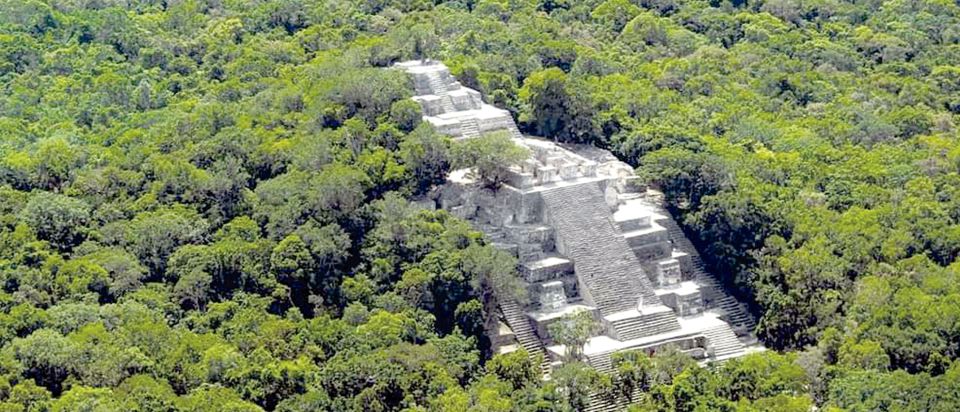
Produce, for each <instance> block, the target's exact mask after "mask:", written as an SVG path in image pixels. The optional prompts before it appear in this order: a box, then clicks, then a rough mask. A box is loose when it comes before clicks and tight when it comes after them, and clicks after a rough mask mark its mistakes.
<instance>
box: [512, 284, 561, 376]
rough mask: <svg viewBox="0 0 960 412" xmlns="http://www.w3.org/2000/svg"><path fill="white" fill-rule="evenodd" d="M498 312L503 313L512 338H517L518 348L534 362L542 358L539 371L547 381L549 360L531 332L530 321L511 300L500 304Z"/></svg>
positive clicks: (534, 334) (541, 344)
mask: <svg viewBox="0 0 960 412" xmlns="http://www.w3.org/2000/svg"><path fill="white" fill-rule="evenodd" d="M500 311H501V312H502V313H503V318H504V320H506V321H507V326H509V327H510V329H511V330H512V331H513V334H514V336H516V337H517V342H518V343H519V344H520V347H522V348H523V349H525V350H526V351H527V356H529V357H530V359H531V360H533V361H534V362H536V361H537V358H538V357H540V356H542V358H540V371H541V372H542V373H543V377H544V379H549V377H550V360H549V357H548V356H547V351H546V349H545V348H544V347H543V343H542V342H541V341H540V338H539V337H537V334H536V333H535V332H534V331H533V326H532V325H530V320H528V319H527V317H526V315H524V314H523V312H521V311H520V307H519V306H517V303H516V302H514V301H512V300H507V301H502V302H500Z"/></svg>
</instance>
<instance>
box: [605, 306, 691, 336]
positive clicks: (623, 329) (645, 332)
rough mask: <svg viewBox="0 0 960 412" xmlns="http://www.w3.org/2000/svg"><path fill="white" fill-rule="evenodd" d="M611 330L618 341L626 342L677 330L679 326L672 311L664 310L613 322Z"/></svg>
mask: <svg viewBox="0 0 960 412" xmlns="http://www.w3.org/2000/svg"><path fill="white" fill-rule="evenodd" d="M613 328H614V329H615V330H616V331H617V335H619V337H620V340H624V341H626V340H631V339H637V338H642V337H645V336H653V335H657V334H661V333H665V332H669V331H672V330H677V329H679V328H680V324H679V323H677V316H676V314H675V313H674V312H673V310H665V311H662V312H657V313H651V314H644V315H642V316H636V317H632V318H627V319H620V320H617V321H614V322H613Z"/></svg>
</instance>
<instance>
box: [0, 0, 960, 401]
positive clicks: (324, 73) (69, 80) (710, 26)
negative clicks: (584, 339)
mask: <svg viewBox="0 0 960 412" xmlns="http://www.w3.org/2000/svg"><path fill="white" fill-rule="evenodd" d="M428 57H429V58H433V59H437V60H440V61H442V62H444V63H445V64H447V65H448V66H450V67H451V69H452V71H453V74H454V75H455V76H457V78H458V79H459V80H460V81H461V82H462V83H463V84H464V85H465V86H467V87H472V88H475V89H477V90H479V91H480V92H481V93H482V94H483V96H484V99H485V100H486V101H487V102H489V103H491V104H494V105H497V106H499V107H502V108H505V109H508V110H509V111H510V112H511V113H512V114H513V115H514V116H515V117H516V118H517V119H518V122H519V123H520V127H521V129H522V130H523V131H524V132H525V133H528V134H531V135H538V136H544V137H547V138H551V139H554V140H557V141H561V142H577V143H588V144H593V145H596V146H599V147H602V148H605V149H609V150H611V151H612V152H613V153H614V154H615V155H617V156H618V157H619V158H620V159H622V160H624V161H626V162H628V163H630V164H631V165H633V166H636V167H637V173H638V174H639V175H640V176H641V177H643V178H644V179H645V181H647V182H649V183H650V184H652V185H654V186H656V187H658V188H659V189H660V190H661V191H662V192H663V193H664V194H665V196H666V199H667V201H668V204H669V207H670V209H671V212H672V213H674V215H675V217H676V218H677V219H678V221H680V222H681V223H682V225H683V227H684V229H685V231H686V233H687V234H688V236H689V237H690V238H691V239H693V240H694V242H695V243H696V244H697V246H698V248H699V249H700V252H701V254H702V255H703V256H704V258H705V260H707V263H708V265H709V266H710V268H711V269H712V270H713V271H714V272H715V273H717V274H719V275H720V276H721V277H722V279H723V280H724V282H725V284H726V285H727V286H728V287H729V288H730V289H731V290H732V291H735V293H736V294H737V296H738V297H740V298H741V299H743V300H745V301H747V302H749V304H750V306H751V310H752V311H753V312H754V314H755V315H756V316H757V317H758V319H759V325H758V327H757V330H756V333H757V336H758V337H759V338H760V340H761V342H763V343H764V344H765V345H766V346H767V347H768V348H769V349H770V350H768V351H766V352H763V353H758V354H753V355H749V356H746V357H744V358H740V359H736V360H731V361H729V362H726V363H724V364H722V365H713V366H708V367H704V368H701V367H699V366H697V363H696V362H694V361H693V360H692V359H690V358H687V357H686V355H683V354H682V353H679V352H673V351H664V352H661V353H658V354H657V355H655V356H652V357H651V356H647V355H646V354H643V353H624V354H620V355H618V357H617V358H616V359H615V367H616V372H617V373H615V374H612V375H604V374H599V373H597V372H595V371H593V370H592V369H589V368H587V367H585V366H584V365H580V364H577V363H569V364H567V365H565V366H564V367H562V368H561V369H559V370H557V371H555V372H554V373H553V375H552V379H550V380H549V381H542V380H541V379H540V370H539V367H540V366H539V364H537V363H536V362H534V361H532V360H530V359H529V358H528V357H527V355H526V354H525V353H522V352H515V353H512V354H507V355H496V356H494V355H493V354H492V353H491V350H490V342H489V339H488V338H487V337H486V336H485V333H484V331H485V330H487V329H489V327H490V325H491V324H493V323H495V322H496V305H497V299H498V298H497V297H498V296H505V294H512V293H515V292H516V290H515V289H516V286H515V280H516V278H515V276H514V275H515V268H516V262H515V260H514V259H513V258H512V257H511V256H510V255H508V254H507V253H505V252H502V251H499V250H497V249H495V248H494V247H493V246H492V245H491V244H490V242H489V241H487V240H485V239H484V237H483V234H482V233H480V232H478V231H476V230H474V229H472V228H471V227H470V225H469V224H467V223H466V222H465V221H462V220H459V219H458V218H456V217H454V216H452V215H450V214H448V213H446V212H443V211H432V210H427V209H424V208H422V207H420V206H418V204H417V203H416V202H415V201H416V200H418V199H419V198H420V197H421V196H422V195H423V194H425V193H427V192H429V191H430V189H431V188H433V187H434V186H435V185H437V184H439V183H442V182H443V180H444V178H445V176H446V175H447V173H448V172H449V171H450V170H451V169H452V168H456V167H460V166H469V165H473V164H475V163H476V162H480V161H481V160H478V159H484V158H486V159H489V157H490V156H488V155H489V154H490V153H491V152H493V153H500V152H502V151H503V150H505V149H504V148H503V147H502V145H496V144H487V145H484V144H479V143H474V144H470V145H461V144H455V143H453V142H451V141H450V140H449V139H448V138H447V137H445V136H442V135H440V134H438V133H436V132H435V131H434V130H433V129H432V128H431V127H430V126H429V125H427V124H424V123H421V120H420V118H421V112H420V107H419V105H417V104H416V103H414V102H413V101H411V100H409V99H408V98H409V97H410V96H411V95H412V94H413V85H412V82H411V81H410V79H408V78H407V76H406V75H405V74H404V73H402V72H401V71H399V70H388V69H386V68H387V67H388V66H390V65H391V64H392V63H395V62H398V61H401V60H406V59H422V58H428ZM958 122H960V3H957V2H956V1H950V0H883V1H881V0H807V1H801V0H756V1H746V0H605V1H600V0H584V1H577V0H458V1H441V0H280V1H266V0H0V287H2V289H0V411H2V412H14V411H23V412H43V411H91V412H92V411H97V412H99V411H163V412H168V411H169V412H173V411H197V412H201V411H210V412H213V411H237V412H239V411H243V412H246V411H284V412H294V411H297V412H299V411H303V412H305V411H409V412H415V411H449V412H459V411H529V412H534V411H536V412H548V411H579V410H583V409H584V408H585V407H586V402H587V396H588V394H591V393H594V394H600V395H601V396H603V395H604V394H616V393H622V394H630V393H633V392H634V390H635V389H636V388H640V390H641V392H642V393H643V394H644V396H643V397H642V398H641V399H637V400H636V404H635V405H633V406H632V407H631V408H633V410H636V411H797V412H801V411H803V412H806V411H810V410H812V409H811V408H813V407H816V408H818V409H819V410H827V411H842V410H846V411H887V410H889V411H956V410H958V409H960V360H958V358H960V263H957V264H955V263H954V261H955V260H957V256H958V254H960V132H958V128H957V127H958ZM493 142H496V140H493ZM501 143H502V142H501ZM485 154H486V155H485ZM478 166H487V167H494V168H495V167H496V165H489V164H487V165H478Z"/></svg>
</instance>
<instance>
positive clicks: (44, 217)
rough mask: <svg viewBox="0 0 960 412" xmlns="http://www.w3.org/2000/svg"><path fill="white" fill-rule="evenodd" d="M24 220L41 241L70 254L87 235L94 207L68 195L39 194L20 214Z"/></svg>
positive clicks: (31, 199) (34, 196)
mask: <svg viewBox="0 0 960 412" xmlns="http://www.w3.org/2000/svg"><path fill="white" fill-rule="evenodd" d="M20 218H21V219H23V221H24V222H25V223H26V224H28V225H29V226H30V228H32V229H33V230H35V231H36V233H37V237H38V238H40V239H41V240H46V241H49V242H50V244H51V245H52V246H53V247H55V248H57V249H59V250H61V251H68V250H70V249H72V248H73V247H74V246H76V245H79V244H80V242H82V241H83V240H84V239H85V238H86V236H87V232H88V230H89V228H88V227H87V224H88V222H89V219H90V206H89V205H87V203H86V202H84V201H82V200H79V199H74V198H71V197H68V196H64V195H60V194H55V193H49V192H37V193H35V194H34V195H33V196H31V197H30V201H29V202H27V204H26V206H25V207H24V208H23V210H22V211H21V212H20Z"/></svg>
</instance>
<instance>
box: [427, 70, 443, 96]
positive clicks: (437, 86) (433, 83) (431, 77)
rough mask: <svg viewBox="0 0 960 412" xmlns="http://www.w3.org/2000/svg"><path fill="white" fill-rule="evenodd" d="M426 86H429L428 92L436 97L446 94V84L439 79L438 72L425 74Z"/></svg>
mask: <svg viewBox="0 0 960 412" xmlns="http://www.w3.org/2000/svg"><path fill="white" fill-rule="evenodd" d="M427 84H429V85H430V91H431V92H432V93H433V94H435V95H437V96H443V95H445V94H446V93H447V84H446V83H444V81H443V79H441V78H440V74H439V73H438V72H427Z"/></svg>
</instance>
